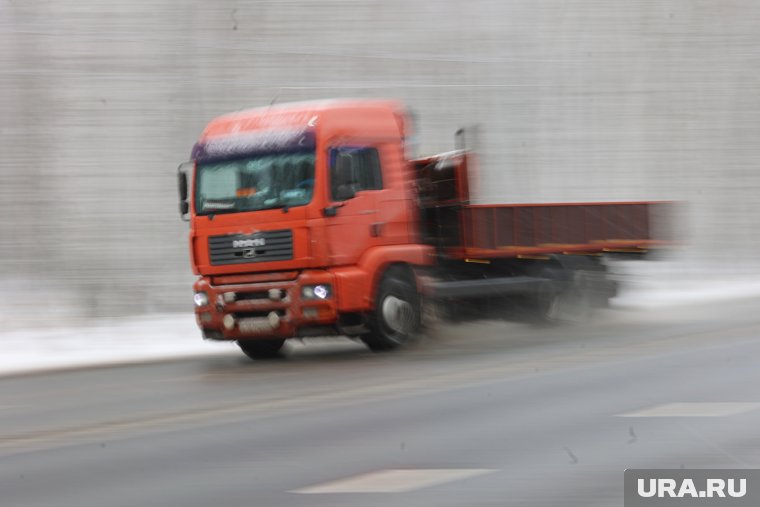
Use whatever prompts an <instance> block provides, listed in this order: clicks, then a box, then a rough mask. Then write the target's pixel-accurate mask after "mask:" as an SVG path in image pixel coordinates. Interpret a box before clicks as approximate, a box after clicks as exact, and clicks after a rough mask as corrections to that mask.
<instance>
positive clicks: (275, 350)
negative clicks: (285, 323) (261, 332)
mask: <svg viewBox="0 0 760 507" xmlns="http://www.w3.org/2000/svg"><path fill="white" fill-rule="evenodd" d="M284 343H285V340H282V339H274V340H238V342H237V344H238V347H240V350H242V351H243V352H244V353H245V355H246V356H248V357H250V358H251V359H272V358H274V357H278V356H279V355H280V349H281V348H282V346H283V344H284Z"/></svg>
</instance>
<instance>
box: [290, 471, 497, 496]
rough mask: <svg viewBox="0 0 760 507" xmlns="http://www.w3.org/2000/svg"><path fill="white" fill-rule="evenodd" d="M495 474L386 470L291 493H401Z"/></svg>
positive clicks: (484, 472) (485, 472)
mask: <svg viewBox="0 0 760 507" xmlns="http://www.w3.org/2000/svg"><path fill="white" fill-rule="evenodd" d="M493 472H496V470H493V469H489V468H438V469H390V470H379V471H377V472H370V473H367V474H363V475H356V476H354V477H348V478H346V479H338V480H336V481H330V482H325V483H322V484H317V485H314V486H308V487H306V488H301V489H296V490H293V491H291V493H300V494H325V493H404V492H406V491H414V490H417V489H422V488H428V487H430V486H436V485H439V484H445V483H447V482H453V481H458V480H462V479H468V478H470V477H477V476H479V475H485V474H490V473H493Z"/></svg>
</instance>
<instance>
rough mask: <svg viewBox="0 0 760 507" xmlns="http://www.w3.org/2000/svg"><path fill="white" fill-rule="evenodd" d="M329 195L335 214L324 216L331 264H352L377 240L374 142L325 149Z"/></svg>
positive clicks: (379, 180)
mask: <svg viewBox="0 0 760 507" xmlns="http://www.w3.org/2000/svg"><path fill="white" fill-rule="evenodd" d="M328 172H329V180H330V184H329V189H328V192H329V193H330V195H329V199H330V201H332V204H333V206H334V208H333V209H334V210H335V216H332V217H329V218H327V239H328V242H329V246H328V249H329V252H330V257H331V260H332V262H333V264H337V265H340V264H352V263H354V262H356V261H357V259H358V258H359V256H361V254H362V253H363V252H364V251H365V250H366V249H367V248H370V247H372V246H376V245H378V244H380V239H379V237H378V236H379V235H380V230H379V227H380V226H379V225H378V204H379V194H380V193H381V192H382V189H383V182H382V171H381V168H380V156H379V153H378V150H377V148H376V147H373V146H338V147H333V148H330V149H329V151H328Z"/></svg>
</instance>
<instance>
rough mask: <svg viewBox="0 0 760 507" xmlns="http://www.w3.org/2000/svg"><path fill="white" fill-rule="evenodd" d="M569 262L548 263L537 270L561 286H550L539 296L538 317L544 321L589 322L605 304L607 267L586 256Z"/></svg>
mask: <svg viewBox="0 0 760 507" xmlns="http://www.w3.org/2000/svg"><path fill="white" fill-rule="evenodd" d="M566 264H567V265H562V264H561V263H556V264H554V265H549V266H546V267H544V268H543V269H540V270H539V271H538V273H536V276H538V277H541V278H546V279H549V280H554V281H555V282H556V283H559V284H560V285H561V288H556V287H554V288H547V290H546V291H543V292H542V293H540V294H539V295H538V297H537V298H536V309H537V312H536V314H537V315H536V316H537V317H538V320H539V321H541V322H545V323H550V324H560V323H571V324H572V323H575V324H579V323H583V322H587V321H588V320H590V319H591V317H592V315H593V312H594V310H595V309H596V308H598V307H600V306H605V305H606V301H607V299H608V295H607V292H609V291H608V289H607V288H606V287H607V286H608V285H609V282H608V281H607V280H606V272H605V270H604V267H603V266H600V265H598V263H593V262H590V261H588V260H584V259H583V258H581V259H573V262H572V263H567V262H566Z"/></svg>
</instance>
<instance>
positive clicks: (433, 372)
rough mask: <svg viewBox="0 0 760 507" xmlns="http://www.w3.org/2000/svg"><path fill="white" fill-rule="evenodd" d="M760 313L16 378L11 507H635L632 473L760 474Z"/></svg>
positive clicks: (482, 332) (2, 467) (4, 423)
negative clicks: (628, 486)
mask: <svg viewBox="0 0 760 507" xmlns="http://www.w3.org/2000/svg"><path fill="white" fill-rule="evenodd" d="M758 308H760V301H759V300H749V301H742V302H738V303H731V304H721V305H706V306H702V307H693V308H687V309H679V310H673V309H670V310H662V311H649V312H619V311H611V310H608V311H604V312H602V314H601V315H600V316H599V319H598V320H597V321H596V322H594V323H593V324H591V325H588V326H583V327H570V328H537V327H532V326H529V325H523V324H507V323H496V322H487V323H477V324H469V325H466V326H451V327H443V326H439V327H437V328H436V329H434V330H432V331H431V333H430V336H429V337H428V338H425V339H423V340H422V341H421V342H420V343H418V344H415V345H413V346H411V347H409V348H407V349H405V350H403V351H400V352H396V353H391V354H380V355H378V354H372V353H369V352H367V351H366V350H365V349H364V348H363V347H362V346H361V345H358V344H354V343H352V342H348V341H345V342H343V341H339V340H333V341H330V342H328V343H322V344H316V343H311V344H307V345H306V346H301V345H297V346H294V347H292V348H291V349H290V350H289V352H288V355H287V357H286V358H284V359H281V360H277V361H273V362H252V361H248V360H247V359H245V358H244V357H242V356H237V355H230V356H209V357H208V358H200V359H193V360H184V361H174V362H165V363H157V364H146V365H137V366H135V365H132V366H121V367H112V368H94V369H86V370H79V371H67V372H56V373H48V374H42V375H26V376H17V377H10V378H4V379H0V504H1V505H2V506H3V507H15V506H24V507H35V506H56V507H63V506H72V507H83V506H98V507H111V506H141V507H144V506H164V505H165V506H183V507H188V506H211V505H213V506H246V507H250V506H301V505H309V506H312V505H317V506H357V505H362V506H365V505H370V506H387V505H393V506H433V505H435V506H441V505H442V506H479V505H493V506H496V505H498V506H504V505H530V506H538V505H563V506H565V505H578V506H581V505H582V506H595V505H605V506H606V505H610V506H612V505H622V483H623V470H624V469H626V468H650V467H651V468H678V467H686V468H706V467H721V468H752V467H755V468H758V467H760V433H758V432H757V428H758V427H760V393H759V392H758V386H760V368H757V362H758V357H760V312H758V311H757V309H758ZM188 339H197V338H196V337H188ZM670 404H676V405H670Z"/></svg>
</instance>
